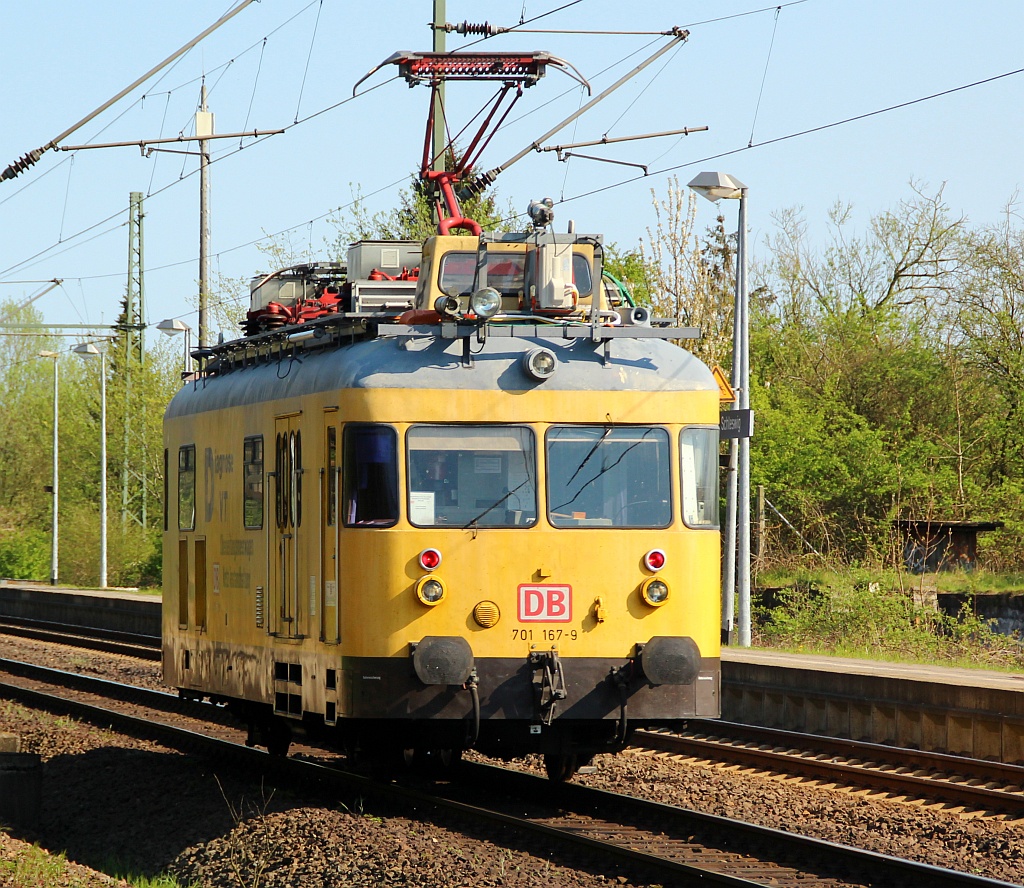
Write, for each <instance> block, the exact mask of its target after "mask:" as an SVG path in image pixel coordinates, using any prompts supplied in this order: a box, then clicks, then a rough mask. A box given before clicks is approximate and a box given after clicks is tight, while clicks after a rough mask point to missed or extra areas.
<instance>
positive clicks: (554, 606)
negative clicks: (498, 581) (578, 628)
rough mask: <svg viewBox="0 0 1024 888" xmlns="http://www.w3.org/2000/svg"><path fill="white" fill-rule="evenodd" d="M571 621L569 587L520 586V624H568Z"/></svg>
mask: <svg viewBox="0 0 1024 888" xmlns="http://www.w3.org/2000/svg"><path fill="white" fill-rule="evenodd" d="M571 619H572V587H571V586H520V587H519V622H520V623H568V622H569V621H570V620H571Z"/></svg>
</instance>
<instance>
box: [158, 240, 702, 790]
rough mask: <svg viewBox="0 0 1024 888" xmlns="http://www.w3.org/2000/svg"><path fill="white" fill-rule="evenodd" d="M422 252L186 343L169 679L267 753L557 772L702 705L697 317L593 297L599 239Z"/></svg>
mask: <svg viewBox="0 0 1024 888" xmlns="http://www.w3.org/2000/svg"><path fill="white" fill-rule="evenodd" d="M422 250H423V252H422V255H416V253H418V251H419V247H418V245H414V244H408V243H404V242H403V243H395V244H389V243H380V242H364V243H360V244H356V245H355V246H354V247H353V249H352V251H351V252H350V255H349V263H348V269H347V274H343V272H342V269H341V268H339V267H335V266H328V265H315V266H306V267H301V268H295V269H288V270H286V271H284V272H282V273H280V274H278V275H276V276H271V277H268V278H266V279H262V280H260V281H257V282H256V284H255V287H254V290H253V296H252V299H253V303H252V311H251V312H250V315H249V322H250V327H251V330H252V332H253V335H251V336H248V337H246V338H244V339H241V340H238V341H236V342H232V343H228V344H226V345H221V346H218V347H215V348H212V349H207V350H205V351H197V352H196V353H195V354H196V355H197V356H198V358H199V359H200V362H201V363H200V369H199V370H198V371H197V372H196V373H193V374H192V375H191V376H189V377H187V378H186V380H185V382H184V384H183V386H182V388H181V390H180V391H179V392H178V393H177V394H176V396H175V397H174V399H173V400H172V402H171V403H170V405H169V407H168V409H167V412H166V420H165V448H166V450H165V459H166V461H167V468H168V471H167V479H168V485H169V489H168V494H169V495H168V496H167V497H166V500H167V503H168V509H167V524H166V532H165V545H164V577H165V590H164V602H165V606H164V618H163V643H164V657H163V668H164V675H165V679H166V681H167V683H168V684H169V685H171V686H173V687H176V688H178V689H179V690H180V692H181V693H182V694H184V695H187V696H191V697H208V698H211V699H213V700H215V701H222V702H227V703H228V704H229V705H230V706H231V707H232V708H233V709H234V710H235V711H236V712H237V713H238V714H239V716H240V717H241V718H242V719H244V720H245V721H246V722H247V723H248V724H249V726H250V741H251V742H252V743H260V744H265V745H266V746H268V748H270V749H271V750H272V751H275V752H279V753H283V752H285V751H286V750H287V747H288V743H289V741H290V738H291V737H292V735H293V734H294V733H295V732H296V731H305V732H315V733H316V734H318V735H320V736H321V737H324V738H327V739H332V738H333V739H334V740H335V741H336V742H337V743H338V745H339V746H341V747H344V748H346V749H348V750H352V751H362V752H363V753H371V754H375V755H382V756H383V755H392V756H397V755H400V754H402V753H403V752H405V751H408V750H416V751H418V752H423V753H427V754H430V753H431V752H435V751H437V750H448V751H452V752H454V753H458V752H459V751H461V750H463V749H467V748H471V747H474V748H477V749H479V750H481V751H483V752H484V753H487V754H490V755H494V756H499V757H506V758H507V757H514V756H521V755H524V754H527V753H541V754H543V755H544V757H545V761H546V763H547V766H548V771H549V773H550V774H551V775H552V777H554V778H557V779H565V778H567V777H570V776H571V775H572V773H573V772H574V771H575V770H576V768H577V767H578V766H579V765H580V764H581V763H583V762H585V761H587V760H588V759H589V758H590V757H591V756H592V755H593V754H594V753H596V752H600V751H616V750H618V749H621V748H622V747H623V745H624V744H625V743H626V742H627V740H628V738H629V735H630V732H631V730H632V729H633V728H634V727H637V726H669V727H671V726H673V725H678V724H679V722H680V720H682V719H685V718H687V717H691V716H701V717H707V716H717V715H718V714H719V644H720V635H719V614H720V610H719V607H720V606H719V564H720V555H719V552H720V549H719V532H718V496H719V494H718V416H719V388H718V385H717V383H716V381H715V378H714V376H713V374H712V372H711V371H710V370H709V369H708V368H707V367H706V366H705V365H704V364H702V363H701V362H700V361H699V360H697V359H696V358H695V357H694V356H693V355H692V354H691V353H690V352H689V351H687V350H685V349H683V348H681V347H679V346H677V345H675V344H673V343H672V342H670V341H669V340H670V339H674V338H678V337H685V336H688V335H692V334H693V331H690V330H686V329H679V328H667V327H662V326H658V325H657V324H652V323H651V322H650V319H649V318H648V317H647V315H646V312H645V311H644V310H643V309H639V308H632V307H630V306H629V305H628V304H621V305H619V306H618V307H616V304H615V300H614V299H611V298H609V296H608V294H609V292H613V291H614V288H612V287H608V286H605V285H602V283H601V281H602V269H601V249H600V239H599V238H594V237H583V236H577V235H574V234H561V233H559V234H555V233H553V232H552V231H550V230H549V228H548V227H538V228H535V230H534V231H533V232H532V233H529V234H520V235H506V236H504V237H502V238H489V237H487V236H486V235H480V236H466V235H443V236H441V235H439V236H437V237H434V238H431V239H429V240H428V241H427V242H426V244H425V245H424V246H423V248H422ZM411 263H415V264H416V265H418V266H419V267H420V269H421V272H420V273H419V274H418V276H417V275H415V274H410V273H409V271H408V268H409V266H410V265H411ZM398 266H404V267H405V268H406V273H405V274H404V275H403V274H402V273H401V271H400V269H399V268H398ZM388 268H390V269H391V272H392V273H389V272H388V271H386V270H385V269H388ZM367 269H369V271H367ZM359 275H362V277H358V276H359ZM403 277H404V278H405V279H404V280H401V278H403ZM268 289H269V293H270V297H272V298H270V297H268V295H267V293H266V292H264V291H267V290H268ZM403 293H404V296H403ZM303 312H306V313H307V314H309V313H311V312H312V313H313V314H315V313H316V312H319V313H320V315H321V316H320V317H318V318H317V317H314V318H312V319H311V320H306V321H305V322H304V323H295V321H296V320H297V319H301V318H302V317H303V316H304V315H303ZM260 330H263V331H264V332H258V331H260Z"/></svg>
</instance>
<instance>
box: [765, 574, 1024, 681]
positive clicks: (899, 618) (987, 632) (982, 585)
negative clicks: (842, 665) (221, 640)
mask: <svg viewBox="0 0 1024 888" xmlns="http://www.w3.org/2000/svg"><path fill="white" fill-rule="evenodd" d="M1017 581H1019V578H1004V579H1003V582H999V583H997V582H996V579H995V577H994V576H993V575H986V574H985V573H984V572H981V571H976V572H973V573H971V574H962V573H961V574H959V575H957V574H954V573H950V574H939V575H935V574H929V575H927V576H925V577H924V578H922V577H920V576H914V575H910V574H906V573H896V572H894V571H869V570H857V569H854V570H849V571H813V572H811V571H804V572H794V573H790V574H782V573H781V572H780V573H775V574H772V575H767V574H765V575H761V576H759V577H758V587H759V588H760V589H762V590H764V591H762V592H761V594H760V595H758V596H756V598H755V601H754V619H755V624H756V625H755V629H754V633H753V634H754V638H753V641H754V643H755V644H757V645H758V646H763V647H770V648H778V649H783V650H788V651H793V652H797V653H816V654H830V655H833V656H841V657H860V658H870V659H874V660H886V661H890V662H903V663H928V664H937V665H945V666H964V667H970V668H983V669H996V670H1013V671H1020V670H1021V669H1022V668H1024V644H1022V640H1021V639H1020V638H1017V637H1013V636H1008V635H1002V634H1000V633H997V632H995V631H994V630H993V629H992V627H991V625H990V624H989V623H988V621H986V620H983V619H981V618H979V617H978V616H977V615H975V614H974V613H972V612H971V610H970V609H969V608H966V607H965V608H964V609H963V610H961V612H960V613H958V614H955V615H950V614H946V613H943V612H941V611H938V610H936V609H934V608H933V607H929V606H927V605H926V604H925V603H924V602H923V601H922V600H921V598H920V596H915V595H914V592H915V591H916V590H918V589H920V588H922V587H924V588H926V589H928V590H935V589H937V590H938V591H941V592H947V591H948V592H977V593H978V594H982V593H983V592H984V591H997V590H998V591H1013V590H1014V588H1015V586H1014V582H1017Z"/></svg>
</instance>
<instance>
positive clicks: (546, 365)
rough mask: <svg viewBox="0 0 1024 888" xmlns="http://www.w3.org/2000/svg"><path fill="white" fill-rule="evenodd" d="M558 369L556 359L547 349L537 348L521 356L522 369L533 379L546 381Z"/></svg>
mask: <svg viewBox="0 0 1024 888" xmlns="http://www.w3.org/2000/svg"><path fill="white" fill-rule="evenodd" d="M557 367H558V358H556V357H555V353H554V352H553V351H551V349H549V348H543V347H538V348H535V349H533V350H532V351H529V352H527V353H526V354H525V355H523V369H524V370H526V372H527V373H528V374H529V375H530V376H532V377H533V378H534V379H540V380H543V379H547V378H548V377H549V376H551V375H552V374H553V373H554V372H555V369H556V368H557Z"/></svg>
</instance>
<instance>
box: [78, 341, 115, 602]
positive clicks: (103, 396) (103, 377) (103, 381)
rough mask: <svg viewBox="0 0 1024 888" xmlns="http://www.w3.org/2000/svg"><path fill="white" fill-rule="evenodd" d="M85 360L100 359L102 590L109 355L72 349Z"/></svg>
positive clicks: (103, 576)
mask: <svg viewBox="0 0 1024 888" xmlns="http://www.w3.org/2000/svg"><path fill="white" fill-rule="evenodd" d="M71 351H73V352H74V353H75V354H77V355H81V356H82V357H83V358H85V359H89V358H95V357H97V356H98V357H99V359H100V588H101V589H106V588H107V353H106V352H105V351H100V350H99V349H98V348H96V346H95V345H93V344H92V343H91V342H87V343H83V344H82V345H76V346H75V347H74V348H72V349H71Z"/></svg>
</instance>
